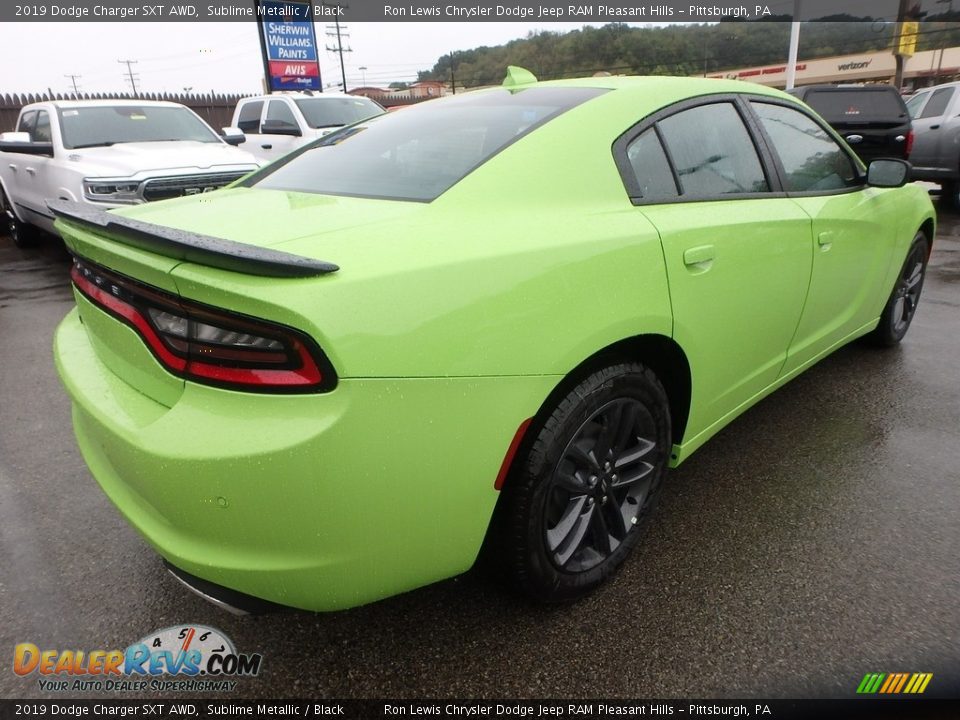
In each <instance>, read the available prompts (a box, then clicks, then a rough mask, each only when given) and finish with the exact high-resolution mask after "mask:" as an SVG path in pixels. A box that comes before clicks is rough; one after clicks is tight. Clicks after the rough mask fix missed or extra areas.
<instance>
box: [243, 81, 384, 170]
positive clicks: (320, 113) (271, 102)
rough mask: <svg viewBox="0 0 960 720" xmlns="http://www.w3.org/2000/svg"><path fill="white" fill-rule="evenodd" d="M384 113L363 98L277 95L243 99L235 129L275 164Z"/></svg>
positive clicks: (251, 149)
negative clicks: (310, 145) (313, 141)
mask: <svg viewBox="0 0 960 720" xmlns="http://www.w3.org/2000/svg"><path fill="white" fill-rule="evenodd" d="M384 112H385V111H384V109H383V108H382V107H381V106H380V105H378V104H377V103H375V102H374V101H373V100H371V99H370V98H367V97H363V96H362V95H345V94H343V93H321V94H319V95H307V94H306V93H277V94H275V95H257V96H254V97H248V98H243V99H242V100H241V101H240V102H238V103H237V107H236V108H234V111H233V122H232V123H231V125H233V126H235V127H237V128H239V129H240V131H241V132H243V133H244V135H245V136H246V138H247V140H248V142H249V144H248V145H247V149H249V150H250V152H252V153H253V154H254V155H256V156H257V157H258V158H260V159H261V160H266V161H271V162H272V161H273V160H276V159H277V158H278V157H281V156H283V155H286V154H287V153H288V152H290V151H291V150H294V149H296V148H298V147H300V146H301V145H306V144H307V143H308V142H310V141H311V140H316V139H317V138H318V137H321V136H323V135H326V134H327V133H329V132H332V131H334V130H336V129H337V128H339V127H343V126H344V125H351V124H353V123H355V122H360V121H361V120H366V119H367V118H368V117H373V116H374V115H380V114H382V113H384Z"/></svg>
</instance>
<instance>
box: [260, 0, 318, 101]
mask: <svg viewBox="0 0 960 720" xmlns="http://www.w3.org/2000/svg"><path fill="white" fill-rule="evenodd" d="M256 9H257V23H258V24H259V26H260V41H261V42H260V45H261V48H262V49H263V64H264V69H265V71H266V74H267V80H268V83H269V86H270V89H271V90H320V89H321V85H320V64H319V62H318V57H317V37H316V34H315V33H314V29H313V2H312V0H258V1H257V4H256Z"/></svg>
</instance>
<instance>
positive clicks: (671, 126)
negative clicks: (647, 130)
mask: <svg viewBox="0 0 960 720" xmlns="http://www.w3.org/2000/svg"><path fill="white" fill-rule="evenodd" d="M658 127H659V128H660V132H661V133H662V134H663V140H664V142H665V143H666V145H667V147H668V148H669V150H670V156H671V158H672V159H673V164H674V168H675V169H676V171H677V176H678V178H679V180H680V185H681V190H682V193H683V195H684V197H686V196H698V197H716V196H718V195H736V194H743V193H758V192H766V191H768V190H769V189H770V186H769V185H768V184H767V179H766V177H765V176H764V174H763V166H762V165H761V164H760V158H759V156H758V155H757V150H756V148H755V147H754V145H753V141H752V140H751V139H750V135H749V133H748V132H747V128H746V127H745V126H744V124H743V120H741V118H740V114H739V113H738V112H737V110H736V108H735V107H734V106H733V104H732V103H729V102H720V103H712V104H710V105H700V106H698V107H694V108H691V109H690V110H683V111H681V112H678V113H677V114H676V115H671V116H670V117H668V118H665V119H663V120H661V121H660V122H659V123H658Z"/></svg>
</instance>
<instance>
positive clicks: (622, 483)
mask: <svg viewBox="0 0 960 720" xmlns="http://www.w3.org/2000/svg"><path fill="white" fill-rule="evenodd" d="M655 438H656V427H655V423H654V420H653V416H652V415H651V414H650V411H649V410H648V409H647V408H646V407H645V406H644V405H643V403H641V402H640V401H639V400H636V399H633V398H619V399H617V400H611V401H610V402H608V403H607V404H606V405H604V406H603V407H601V408H600V409H599V410H597V411H596V412H595V413H594V414H593V415H592V416H591V417H590V418H588V419H587V421H586V422H585V423H584V424H583V425H582V426H581V427H580V429H579V430H578V431H577V433H576V435H575V436H574V437H573V439H572V440H571V441H570V443H569V444H568V445H567V447H566V449H565V450H564V452H563V454H562V455H561V457H560V461H559V462H558V463H557V466H556V467H555V468H554V471H553V477H552V478H551V481H550V483H551V488H550V491H549V496H548V500H547V503H546V504H545V507H544V529H545V541H546V543H547V549H548V551H549V552H550V559H551V560H552V561H553V563H554V565H556V566H557V568H558V569H560V570H565V571H567V572H583V571H584V570H589V569H591V568H593V567H596V566H597V565H599V564H600V563H602V562H603V561H604V560H606V559H607V558H609V557H610V556H611V555H612V554H613V553H614V552H616V550H617V548H618V547H619V546H620V544H621V543H622V542H623V541H624V540H625V539H626V536H627V533H629V532H630V530H632V529H633V527H634V526H636V524H637V522H638V520H639V518H638V515H639V513H640V512H641V510H642V509H643V507H644V506H645V504H646V499H647V497H648V496H649V495H650V493H651V491H652V490H653V489H654V480H656V479H657V474H656V472H655V471H656V466H655V465H654V463H653V462H650V461H655V460H656V452H655V451H656V449H657V443H656V440H655Z"/></svg>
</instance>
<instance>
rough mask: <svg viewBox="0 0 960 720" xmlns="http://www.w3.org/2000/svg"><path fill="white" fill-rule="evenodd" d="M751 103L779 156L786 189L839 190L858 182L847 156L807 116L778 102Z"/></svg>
mask: <svg viewBox="0 0 960 720" xmlns="http://www.w3.org/2000/svg"><path fill="white" fill-rule="evenodd" d="M751 105H752V106H753V109H754V110H755V111H756V113H757V115H758V116H759V117H760V124H761V125H763V129H764V130H766V131H767V135H768V136H769V137H770V140H771V142H772V143H773V148H774V150H775V151H776V153H777V155H778V156H779V157H780V162H781V164H782V165H783V170H784V174H785V177H784V184H785V186H786V190H788V191H794V192H811V191H817V190H823V191H827V190H840V189H843V188H847V187H853V186H856V185H859V184H860V178H859V176H858V174H857V171H856V168H855V167H854V164H853V162H852V161H851V160H850V157H849V156H848V155H847V154H846V153H845V152H844V151H843V148H841V147H840V145H838V144H837V142H836V141H835V140H834V139H833V138H832V137H830V135H829V134H828V133H827V132H826V131H825V130H824V129H823V128H822V127H820V126H819V125H818V124H817V123H815V122H814V121H813V120H811V119H810V118H809V117H807V116H806V115H804V114H803V113H802V112H800V111H799V110H794V109H792V108H788V107H784V106H782V105H772V104H770V103H763V102H752V103H751Z"/></svg>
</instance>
